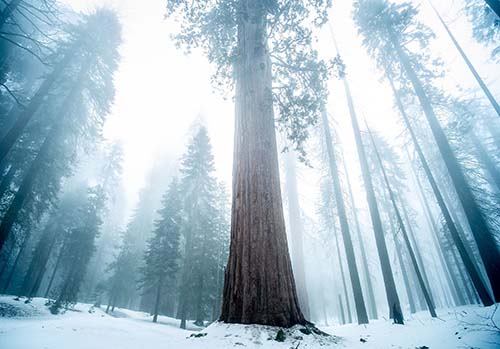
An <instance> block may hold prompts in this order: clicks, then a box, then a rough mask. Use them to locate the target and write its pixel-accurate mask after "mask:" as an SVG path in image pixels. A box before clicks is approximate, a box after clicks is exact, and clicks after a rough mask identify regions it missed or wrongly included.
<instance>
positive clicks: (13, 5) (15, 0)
mask: <svg viewBox="0 0 500 349" xmlns="http://www.w3.org/2000/svg"><path fill="white" fill-rule="evenodd" d="M20 3H21V0H12V1H10V2H9V3H8V4H7V6H5V8H4V9H3V11H2V12H0V31H2V29H3V26H4V24H5V22H6V21H7V19H9V17H10V16H11V15H12V13H13V12H14V11H15V10H16V9H17V7H18V6H19V4H20Z"/></svg>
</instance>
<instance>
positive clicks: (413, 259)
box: [368, 128, 437, 317]
mask: <svg viewBox="0 0 500 349" xmlns="http://www.w3.org/2000/svg"><path fill="white" fill-rule="evenodd" d="M368 133H369V134H370V138H371V140H372V145H373V148H374V150H375V155H376V156H377V159H378V163H379V166H380V168H381V170H382V175H383V177H384V181H385V185H386V186H387V190H388V191H389V198H390V200H391V202H392V206H393V208H394V211H395V213H396V219H397V220H398V224H399V228H400V229H401V233H402V235H403V240H404V242H405V243H406V248H407V249H408V252H409V254H410V259H411V262H412V264H413V268H414V269H415V272H416V273H417V279H418V283H419V285H420V288H421V289H422V292H423V293H424V297H425V301H426V303H427V308H428V309H429V313H430V314H431V316H432V317H437V315H436V309H435V307H434V303H433V301H432V297H431V294H430V292H429V290H428V288H427V286H426V285H425V282H424V279H423V277H422V273H421V271H420V268H419V266H418V263H417V258H416V257H415V253H414V251H413V248H412V246H411V243H410V239H409V237H408V233H407V231H406V227H405V224H404V222H403V218H402V217H401V214H400V212H399V208H398V205H397V204H396V199H395V196H394V192H393V191H392V188H391V185H390V183H389V180H388V179H387V174H386V173H385V168H384V164H383V163H382V159H381V158H380V155H379V152H378V149H377V145H376V144H375V140H374V139H373V136H372V133H371V131H370V129H369V128H368Z"/></svg>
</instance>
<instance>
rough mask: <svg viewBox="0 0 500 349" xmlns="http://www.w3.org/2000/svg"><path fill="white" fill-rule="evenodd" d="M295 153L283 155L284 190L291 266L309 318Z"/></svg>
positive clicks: (301, 305) (301, 302)
mask: <svg viewBox="0 0 500 349" xmlns="http://www.w3.org/2000/svg"><path fill="white" fill-rule="evenodd" d="M295 161H296V160H295V153H293V152H292V151H289V152H288V153H287V154H286V155H285V177H286V192H287V197H288V221H289V222H290V237H291V245H292V248H291V250H292V251H291V252H292V267H293V274H294V276H295V282H296V285H297V294H298V297H299V304H300V309H302V312H303V313H304V316H305V317H306V318H310V310H309V296H308V294H309V293H308V292H307V283H306V272H305V266H304V246H303V244H304V241H303V240H304V237H303V235H304V226H303V224H302V219H301V212H300V205H299V195H298V189H297V169H296V164H295Z"/></svg>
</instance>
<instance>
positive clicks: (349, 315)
mask: <svg viewBox="0 0 500 349" xmlns="http://www.w3.org/2000/svg"><path fill="white" fill-rule="evenodd" d="M333 236H334V237H335V248H336V249H337V259H338V260H339V268H340V278H341V279H342V286H343V287H342V288H343V290H344V297H345V306H346V312H347V318H346V319H344V320H345V321H347V322H348V323H352V312H351V305H350V303H349V290H348V288H347V282H346V280H345V273H344V263H343V262H342V253H340V244H339V237H338V235H337V228H336V225H335V223H333ZM344 323H345V322H344Z"/></svg>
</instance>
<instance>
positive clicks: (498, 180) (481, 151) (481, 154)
mask: <svg viewBox="0 0 500 349" xmlns="http://www.w3.org/2000/svg"><path fill="white" fill-rule="evenodd" d="M470 137H471V139H472V144H473V145H474V148H475V150H476V153H477V155H478V158H479V160H480V161H481V163H482V165H483V166H484V168H485V169H486V173H487V174H488V175H489V176H490V178H491V179H492V181H493V183H494V184H493V185H492V186H494V187H495V190H496V192H497V193H500V171H499V170H498V168H497V166H496V165H495V163H494V162H493V160H492V159H491V157H490V155H489V154H488V152H487V151H486V149H485V148H484V146H483V145H482V144H481V141H480V140H479V139H478V138H477V136H476V134H475V132H474V130H471V132H470Z"/></svg>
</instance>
